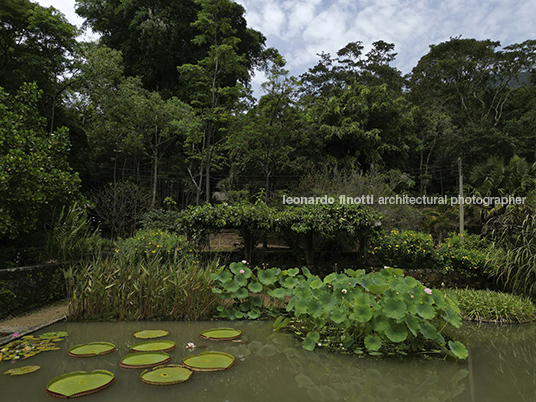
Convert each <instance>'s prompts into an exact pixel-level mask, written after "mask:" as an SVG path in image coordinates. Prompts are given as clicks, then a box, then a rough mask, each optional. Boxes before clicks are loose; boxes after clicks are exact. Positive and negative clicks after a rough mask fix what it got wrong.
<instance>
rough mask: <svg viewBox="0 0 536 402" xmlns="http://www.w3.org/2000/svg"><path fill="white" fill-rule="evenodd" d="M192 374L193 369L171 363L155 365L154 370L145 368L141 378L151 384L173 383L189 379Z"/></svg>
mask: <svg viewBox="0 0 536 402" xmlns="http://www.w3.org/2000/svg"><path fill="white" fill-rule="evenodd" d="M192 374H193V371H192V370H189V369H187V368H186V367H183V366H179V365H176V364H169V365H167V366H158V367H155V368H153V370H152V371H149V370H145V371H144V372H143V373H141V376H140V378H141V380H142V381H143V382H144V383H147V384H151V385H173V384H180V383H181V382H184V381H187V380H189V379H190V377H191V376H192Z"/></svg>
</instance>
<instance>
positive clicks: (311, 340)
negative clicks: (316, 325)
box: [302, 331, 320, 350]
mask: <svg viewBox="0 0 536 402" xmlns="http://www.w3.org/2000/svg"><path fill="white" fill-rule="evenodd" d="M319 340H320V334H319V333H318V332H316V331H314V332H309V333H308V334H307V336H306V337H305V339H304V340H303V345H302V346H303V348H304V349H306V350H314V348H315V346H316V343H317V342H318V341H319Z"/></svg>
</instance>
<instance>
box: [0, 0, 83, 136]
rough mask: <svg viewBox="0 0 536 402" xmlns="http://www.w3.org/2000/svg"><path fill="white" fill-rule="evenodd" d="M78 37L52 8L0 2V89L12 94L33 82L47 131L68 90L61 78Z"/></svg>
mask: <svg viewBox="0 0 536 402" xmlns="http://www.w3.org/2000/svg"><path fill="white" fill-rule="evenodd" d="M77 35H78V29H77V28H76V27H75V26H74V25H71V24H69V23H68V22H67V20H66V19H65V17H64V15H63V14H61V13H60V12H59V11H58V10H56V9H55V8H53V7H49V8H45V7H42V6H40V5H39V4H36V3H32V2H30V1H29V0H4V1H2V2H1V3H0V86H2V87H4V88H5V89H6V90H7V91H15V90H17V89H18V88H19V87H20V86H21V85H22V84H23V83H25V82H36V83H37V85H38V86H39V88H40V89H41V90H42V91H43V93H42V96H41V98H40V101H39V110H40V112H41V114H42V115H43V116H45V117H46V118H47V119H48V122H49V131H50V132H52V130H53V128H54V127H55V122H54V118H55V115H56V112H57V110H56V107H57V104H58V100H59V99H60V96H61V94H62V92H63V90H65V88H66V87H67V80H65V78H64V77H65V75H66V73H67V72H69V71H70V68H71V62H72V58H73V57H72V56H73V54H74V53H75V52H76V49H77V42H76V37H77Z"/></svg>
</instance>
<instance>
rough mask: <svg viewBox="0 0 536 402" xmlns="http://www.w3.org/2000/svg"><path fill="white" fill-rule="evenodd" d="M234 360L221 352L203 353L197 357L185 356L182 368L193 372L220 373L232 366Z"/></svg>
mask: <svg viewBox="0 0 536 402" xmlns="http://www.w3.org/2000/svg"><path fill="white" fill-rule="evenodd" d="M234 362H235V358H234V357H233V356H231V355H230V354H228V353H223V352H203V353H199V354H198V355H197V356H193V355H192V356H186V357H185V358H184V359H183V360H182V364H183V366H184V367H186V368H189V369H190V370H194V371H221V370H226V369H228V368H230V367H232V366H233V364H234Z"/></svg>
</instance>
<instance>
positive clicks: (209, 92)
mask: <svg viewBox="0 0 536 402" xmlns="http://www.w3.org/2000/svg"><path fill="white" fill-rule="evenodd" d="M196 3H197V4H198V5H199V6H200V11H199V13H198V15H197V20H196V21H195V22H194V23H192V27H194V28H195V29H196V30H197V32H198V35H197V36H196V37H195V39H194V40H193V43H194V44H195V45H197V46H201V47H208V49H209V50H208V53H207V55H206V57H204V58H202V59H200V60H198V62H197V63H196V64H184V65H182V66H179V67H178V71H179V74H180V76H181V81H182V82H183V83H184V85H185V87H187V88H189V89H190V94H191V95H190V98H189V99H188V101H189V102H190V104H191V105H192V106H194V107H195V108H196V109H197V111H198V113H199V115H200V116H201V117H202V120H203V136H202V139H199V138H198V139H197V140H196V139H192V141H190V143H191V144H192V145H194V147H193V148H192V151H193V154H192V155H191V162H192V165H191V166H190V169H189V172H190V175H191V178H192V182H193V183H194V185H195V187H196V190H197V197H196V201H197V203H198V204H199V202H200V197H201V193H202V192H203V184H204V193H205V199H206V201H207V202H208V201H209V200H210V196H211V171H212V168H213V158H214V153H215V152H214V150H215V146H216V145H217V144H220V143H221V141H222V138H221V136H222V132H223V130H224V129H225V127H226V125H227V123H228V121H229V120H230V119H231V118H232V111H233V109H234V108H235V107H236V105H237V101H238V100H239V98H240V97H241V96H243V95H244V93H245V91H244V90H245V89H246V87H247V86H248V84H249V80H250V71H251V67H252V66H251V62H250V61H249V60H248V57H247V54H246V53H244V52H242V51H241V48H240V46H239V45H240V43H241V41H242V40H241V39H240V37H238V36H237V34H238V32H239V30H238V29H237V28H235V27H236V26H237V25H239V26H240V24H241V23H237V21H236V20H237V19H238V20H239V21H242V20H243V14H244V12H245V11H244V8H243V7H242V6H240V5H238V4H236V3H234V2H232V1H229V0H196ZM196 146H197V147H198V148H196ZM196 153H197V155H196ZM195 162H197V168H196V169H195V170H196V171H197V172H194V163H195ZM203 180H204V182H203Z"/></svg>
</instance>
